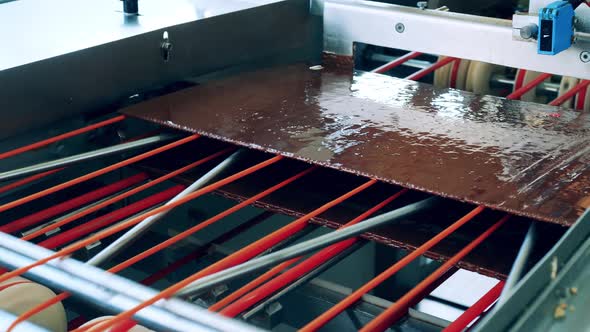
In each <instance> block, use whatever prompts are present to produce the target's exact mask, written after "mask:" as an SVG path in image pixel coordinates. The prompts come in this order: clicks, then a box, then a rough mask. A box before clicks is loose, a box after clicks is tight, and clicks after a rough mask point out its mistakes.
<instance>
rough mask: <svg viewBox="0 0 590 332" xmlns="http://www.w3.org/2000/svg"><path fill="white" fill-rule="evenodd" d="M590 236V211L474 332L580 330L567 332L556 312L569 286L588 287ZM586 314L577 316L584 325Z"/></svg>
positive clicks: (573, 322)
mask: <svg viewBox="0 0 590 332" xmlns="http://www.w3.org/2000/svg"><path fill="white" fill-rule="evenodd" d="M589 235H590V211H587V212H586V213H585V214H584V215H583V216H582V217H581V218H580V219H579V220H578V221H577V222H576V224H575V225H574V226H572V227H571V228H570V229H569V230H568V231H567V233H566V234H565V235H564V236H563V237H562V238H561V239H560V240H559V242H558V243H557V244H556V245H555V246H554V247H553V249H551V251H549V252H548V253H547V254H546V255H545V257H544V258H543V259H542V260H541V261H540V262H539V263H537V265H536V266H535V267H534V268H533V269H532V270H531V271H529V272H528V273H527V274H526V275H525V276H524V277H523V278H522V279H521V280H520V281H519V282H518V283H517V284H516V285H515V286H514V287H513V288H512V290H511V292H510V293H509V294H507V297H506V299H505V300H504V302H503V303H502V304H501V305H500V306H497V307H496V308H495V309H494V311H493V312H492V314H491V315H488V316H486V317H485V318H484V320H483V321H482V322H481V323H479V324H478V325H477V326H476V328H475V330H474V331H476V332H488V331H490V332H491V331H533V330H540V331H548V330H550V328H556V327H560V328H563V329H564V330H566V331H569V330H576V329H575V328H573V326H571V325H569V327H570V328H567V327H566V325H565V323H564V322H563V321H561V320H555V319H554V317H553V313H554V312H553V310H552V309H554V308H555V307H556V306H557V305H559V304H560V300H561V299H562V296H563V297H566V294H565V293H564V292H567V291H568V289H567V288H564V287H565V286H566V285H567V287H575V286H578V287H580V288H584V287H585V286H586V285H584V283H585V280H584V277H585V276H587V275H588V273H589V272H590V271H589V269H588V268H587V267H588V257H589V256H588V252H589V250H590V239H588V237H589ZM576 278H580V279H579V281H580V282H582V283H581V284H576V283H575V281H574V280H575V279H576ZM586 292H587V290H586ZM578 296H579V299H580V300H581V299H583V298H584V296H583V295H578ZM548 309H549V310H548ZM582 311H583V309H582ZM582 311H580V312H579V313H575V314H576V316H579V317H580V320H582V321H583V320H584V319H586V317H584V316H585V315H584V314H583V312H582ZM565 322H566V323H568V324H572V325H574V326H577V327H578V328H579V327H580V325H576V324H579V321H578V320H576V319H571V320H569V321H568V320H565Z"/></svg>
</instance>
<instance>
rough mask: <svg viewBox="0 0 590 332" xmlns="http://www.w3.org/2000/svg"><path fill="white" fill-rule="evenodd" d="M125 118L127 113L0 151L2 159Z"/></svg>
mask: <svg viewBox="0 0 590 332" xmlns="http://www.w3.org/2000/svg"><path fill="white" fill-rule="evenodd" d="M124 119H125V115H119V116H117V117H114V118H112V119H108V120H105V121H101V122H98V123H95V124H92V125H89V126H86V127H83V128H79V129H76V130H72V131H69V132H67V133H64V134H61V135H57V136H54V137H51V138H48V139H45V140H42V141H39V142H36V143H33V144H29V145H26V146H23V147H20V148H17V149H14V150H10V151H7V152H4V153H0V159H6V158H8V157H12V156H16V155H18V154H21V153H23V152H27V151H31V150H35V149H38V148H41V147H44V146H47V145H49V144H51V143H55V142H57V141H61V140H63V139H66V138H70V137H73V136H77V135H80V134H83V133H85V132H89V131H91V130H94V129H97V128H100V127H104V126H107V125H110V124H113V123H116V122H119V121H122V120H124Z"/></svg>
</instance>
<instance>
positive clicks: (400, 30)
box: [395, 23, 406, 33]
mask: <svg viewBox="0 0 590 332" xmlns="http://www.w3.org/2000/svg"><path fill="white" fill-rule="evenodd" d="M405 30H406V26H405V25H404V24H403V23H398V24H396V25H395V31H397V32H398V33H403V32H404V31H405Z"/></svg>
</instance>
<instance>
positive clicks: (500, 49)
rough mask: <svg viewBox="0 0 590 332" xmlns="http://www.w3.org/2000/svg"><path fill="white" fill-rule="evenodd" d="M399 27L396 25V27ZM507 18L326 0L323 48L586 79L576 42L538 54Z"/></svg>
mask: <svg viewBox="0 0 590 332" xmlns="http://www.w3.org/2000/svg"><path fill="white" fill-rule="evenodd" d="M396 26H397V29H396ZM512 35H513V28H512V22H511V21H510V20H501V19H493V18H487V17H480V16H474V15H465V14H457V13H451V12H441V11H436V10H421V9H418V8H412V7H404V6H396V5H387V4H382V3H374V2H370V1H349V0H327V1H325V2H324V51H325V52H327V53H333V54H337V55H345V56H352V55H353V50H354V43H355V42H360V43H365V44H372V45H377V46H383V47H391V48H397V49H404V50H411V51H417V52H423V53H431V54H441V55H448V56H453V57H457V58H463V59H470V60H478V61H484V62H490V63H495V64H499V65H505V66H510V67H514V68H523V69H528V70H535V71H540V72H547V73H552V74H560V75H566V76H573V77H580V78H586V79H588V78H590V64H587V63H584V62H582V60H581V59H580V54H581V52H585V51H588V50H590V44H589V43H587V42H586V41H581V40H579V41H578V42H577V43H576V44H575V45H574V46H573V47H571V48H570V49H568V50H566V51H564V52H562V53H560V54H558V55H556V56H545V55H538V54H537V50H536V44H534V43H529V42H522V41H517V40H513V37H512Z"/></svg>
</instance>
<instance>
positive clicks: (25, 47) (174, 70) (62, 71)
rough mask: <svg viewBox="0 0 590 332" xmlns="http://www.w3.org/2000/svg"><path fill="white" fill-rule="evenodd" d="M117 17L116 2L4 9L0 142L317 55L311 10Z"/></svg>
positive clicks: (303, 5)
mask: <svg viewBox="0 0 590 332" xmlns="http://www.w3.org/2000/svg"><path fill="white" fill-rule="evenodd" d="M121 10H122V2H121V1H118V0H110V1H104V0H92V1H88V2H86V3H85V4H84V5H80V3H79V1H75V0H54V1H50V2H47V1H43V0H28V1H15V2H11V3H7V4H3V5H2V7H1V8H0V22H2V29H0V39H1V40H2V42H3V43H4V45H6V47H5V48H3V49H4V50H5V51H4V52H3V53H2V55H1V56H0V86H1V88H0V109H2V110H4V112H3V113H2V123H0V138H3V137H6V136H10V135H14V134H16V133H23V132H27V131H29V130H31V128H35V127H41V126H43V125H47V124H49V123H51V122H54V121H56V120H58V119H61V118H65V117H68V116H74V115H78V114H82V113H88V112H108V111H110V110H112V108H114V107H117V106H113V105H114V104H115V105H121V104H122V103H125V102H127V100H128V98H129V97H130V96H133V95H136V94H141V93H143V92H146V91H150V90H152V89H161V88H165V87H168V86H169V85H172V84H175V83H177V82H182V81H183V80H185V79H187V78H190V77H193V76H198V75H203V74H208V73H212V72H216V71H222V70H226V69H227V68H230V67H235V66H241V65H249V66H253V67H255V66H258V65H260V64H261V63H263V64H265V65H267V64H268V63H288V62H292V61H305V60H306V59H308V58H309V57H310V56H311V55H312V54H317V55H318V56H319V54H320V51H319V50H320V48H321V46H320V43H321V42H320V38H321V34H320V33H319V32H317V33H314V27H315V26H317V27H318V28H319V27H320V23H319V22H316V23H313V20H312V18H311V17H310V15H309V1H307V0H227V1H214V0H207V1H195V0H173V1H158V0H142V1H141V3H140V9H139V12H140V16H125V15H124V14H123V13H122V12H121ZM26 17H32V18H34V19H29V20H27V19H23V18H26ZM268 27H273V28H272V29H269V28H268ZM165 31H166V32H167V33H168V36H169V42H170V43H171V44H172V50H171V51H170V56H169V58H168V61H166V60H165V59H164V57H163V53H162V49H161V45H162V42H163V36H164V32H165ZM316 35H317V37H314V36H316ZM262 46H264V47H262Z"/></svg>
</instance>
